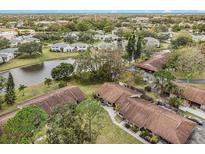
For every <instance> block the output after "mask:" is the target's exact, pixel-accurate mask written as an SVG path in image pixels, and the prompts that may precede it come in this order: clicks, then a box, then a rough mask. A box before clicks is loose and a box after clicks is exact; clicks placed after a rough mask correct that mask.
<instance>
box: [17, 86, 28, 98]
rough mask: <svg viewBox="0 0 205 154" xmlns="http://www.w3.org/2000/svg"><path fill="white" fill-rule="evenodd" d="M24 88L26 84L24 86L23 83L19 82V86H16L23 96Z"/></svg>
mask: <svg viewBox="0 0 205 154" xmlns="http://www.w3.org/2000/svg"><path fill="white" fill-rule="evenodd" d="M25 88H27V86H25V85H23V84H21V85H20V86H19V88H18V90H19V92H22V96H24V90H25Z"/></svg>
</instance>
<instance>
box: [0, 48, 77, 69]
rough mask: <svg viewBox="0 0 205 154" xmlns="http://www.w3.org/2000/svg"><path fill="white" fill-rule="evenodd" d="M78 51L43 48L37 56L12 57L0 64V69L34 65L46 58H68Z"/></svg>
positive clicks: (75, 54)
mask: <svg viewBox="0 0 205 154" xmlns="http://www.w3.org/2000/svg"><path fill="white" fill-rule="evenodd" d="M78 54H79V53H78V52H73V53H70V52H67V53H63V52H57V53H56V52H50V51H49V48H44V49H43V53H42V55H41V56H39V57H33V58H20V57H17V58H14V59H12V60H11V61H9V62H8V63H5V64H1V65H0V71H6V70H9V69H12V68H17V67H23V66H29V65H34V64H39V63H42V62H44V61H47V60H54V59H64V58H69V57H76V56H77V55H78Z"/></svg>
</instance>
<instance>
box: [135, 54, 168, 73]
mask: <svg viewBox="0 0 205 154" xmlns="http://www.w3.org/2000/svg"><path fill="white" fill-rule="evenodd" d="M167 59H168V52H159V53H156V54H155V55H153V57H152V58H150V59H149V60H147V61H144V62H142V63H140V64H137V67H139V68H142V69H145V70H148V71H152V72H156V71H159V70H160V69H162V68H163V67H164V66H165V64H166V62H167Z"/></svg>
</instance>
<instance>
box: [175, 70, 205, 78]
mask: <svg viewBox="0 0 205 154" xmlns="http://www.w3.org/2000/svg"><path fill="white" fill-rule="evenodd" d="M171 73H172V74H173V75H174V76H175V77H176V78H177V79H186V76H185V74H184V73H183V72H173V71H172V72H171ZM193 79H205V72H202V73H201V74H197V75H195V76H194V77H193Z"/></svg>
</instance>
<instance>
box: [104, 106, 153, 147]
mask: <svg viewBox="0 0 205 154" xmlns="http://www.w3.org/2000/svg"><path fill="white" fill-rule="evenodd" d="M103 108H104V109H105V110H106V111H107V112H108V114H109V116H110V118H111V120H112V122H113V123H114V124H115V125H117V126H118V127H120V128H121V129H122V130H124V131H126V132H127V133H128V134H130V135H132V136H133V137H135V138H136V139H137V140H139V141H140V142H142V143H144V144H150V143H149V142H147V141H146V140H144V139H143V138H141V137H140V136H139V135H140V132H139V131H138V132H137V133H133V132H132V131H131V130H129V129H127V128H125V127H124V124H125V121H122V122H121V123H118V122H117V121H116V120H115V116H116V115H117V114H116V113H115V111H114V110H113V109H112V107H108V106H103Z"/></svg>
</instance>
